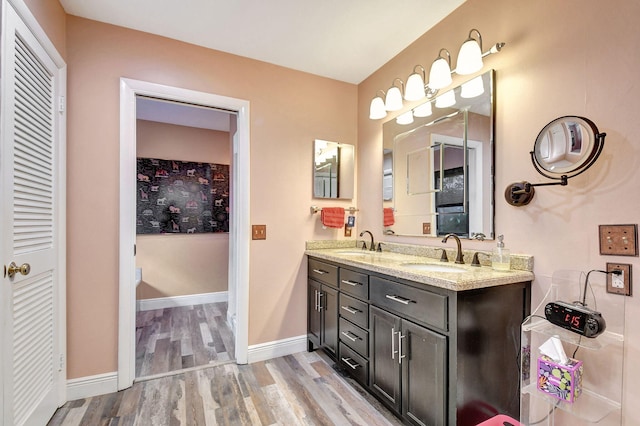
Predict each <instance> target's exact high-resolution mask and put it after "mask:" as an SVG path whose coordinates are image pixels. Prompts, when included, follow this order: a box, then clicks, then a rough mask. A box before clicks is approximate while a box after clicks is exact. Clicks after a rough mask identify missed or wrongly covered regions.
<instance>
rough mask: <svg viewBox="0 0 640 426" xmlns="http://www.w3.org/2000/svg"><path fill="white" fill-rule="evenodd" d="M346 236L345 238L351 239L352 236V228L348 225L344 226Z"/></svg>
mask: <svg viewBox="0 0 640 426" xmlns="http://www.w3.org/2000/svg"><path fill="white" fill-rule="evenodd" d="M344 236H345V237H350V236H351V227H350V226H349V224H348V223H345V224H344Z"/></svg>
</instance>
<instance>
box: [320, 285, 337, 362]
mask: <svg viewBox="0 0 640 426" xmlns="http://www.w3.org/2000/svg"><path fill="white" fill-rule="evenodd" d="M322 313H323V318H322V322H323V324H322V325H323V327H322V333H323V334H322V345H323V347H324V348H325V349H326V350H327V351H329V352H330V353H331V354H333V356H336V354H337V352H338V291H337V290H334V289H332V288H331V287H327V286H325V285H323V286H322Z"/></svg>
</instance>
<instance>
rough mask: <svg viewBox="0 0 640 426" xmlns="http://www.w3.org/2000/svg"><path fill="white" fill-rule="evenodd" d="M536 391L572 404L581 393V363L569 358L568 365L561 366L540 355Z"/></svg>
mask: <svg viewBox="0 0 640 426" xmlns="http://www.w3.org/2000/svg"><path fill="white" fill-rule="evenodd" d="M538 389H539V390H541V391H542V392H544V393H547V394H549V395H551V396H552V397H554V398H557V399H559V400H560V401H564V402H569V403H573V402H574V401H575V400H576V398H578V396H580V393H581V392H582V361H578V360H576V359H572V358H569V363H568V365H562V364H558V363H557V362H554V361H553V360H552V359H551V358H549V357H546V356H544V355H542V356H541V357H539V358H538Z"/></svg>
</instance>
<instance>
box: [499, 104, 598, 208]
mask: <svg viewBox="0 0 640 426" xmlns="http://www.w3.org/2000/svg"><path fill="white" fill-rule="evenodd" d="M570 119H576V120H580V121H582V122H583V123H584V124H586V126H585V127H584V128H585V129H587V130H590V131H591V134H590V136H591V138H592V139H593V147H592V149H591V151H590V152H587V153H586V159H585V160H584V161H583V162H582V163H580V164H578V166H576V167H575V168H573V169H570V170H568V171H567V173H563V174H561V175H560V176H553V175H551V174H549V173H545V172H544V171H543V169H544V170H547V171H548V172H549V171H551V170H552V169H553V167H551V168H550V169H551V170H550V169H547V168H545V167H544V165H543V164H541V161H540V160H539V159H538V156H537V155H536V150H538V149H539V148H540V144H541V141H542V139H541V138H543V137H544V136H545V132H546V131H548V130H549V129H550V128H551V127H552V126H553V125H555V124H556V123H562V122H563V121H564V122H566V120H570ZM605 136H607V134H606V133H600V132H598V129H597V127H596V126H595V124H593V122H592V121H590V120H588V119H586V118H584V117H577V116H576V117H571V116H567V117H560V118H558V119H556V120H553V121H552V122H551V123H549V124H548V125H547V126H545V127H544V129H543V130H542V131H541V132H540V134H539V135H538V137H537V138H536V142H535V145H534V150H533V151H530V152H529V154H530V155H531V163H532V164H533V167H534V168H535V169H536V171H537V172H538V173H540V174H541V175H542V176H544V177H546V178H548V179H553V180H558V182H544V183H529V182H527V181H522V182H514V183H511V184H510V185H508V186H507V188H506V189H505V191H504V197H505V200H506V201H507V203H508V204H510V205H512V206H515V207H521V206H526V205H527V204H529V203H530V202H531V200H532V199H533V196H534V195H535V189H534V188H535V187H536V186H552V185H560V186H567V184H568V181H569V178H573V177H576V176H578V175H580V174H582V173H584V172H585V171H586V170H587V169H589V168H590V167H591V166H592V165H593V164H594V163H595V162H596V160H597V159H598V157H600V154H601V153H602V149H603V148H604V139H605ZM583 157H584V154H583ZM556 174H557V173H556Z"/></svg>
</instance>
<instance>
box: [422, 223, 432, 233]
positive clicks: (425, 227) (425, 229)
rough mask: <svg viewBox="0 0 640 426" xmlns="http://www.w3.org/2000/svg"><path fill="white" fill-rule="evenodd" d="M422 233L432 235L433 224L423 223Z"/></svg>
mask: <svg viewBox="0 0 640 426" xmlns="http://www.w3.org/2000/svg"><path fill="white" fill-rule="evenodd" d="M422 233H423V234H424V235H429V234H431V223H430V222H423V223H422Z"/></svg>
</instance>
